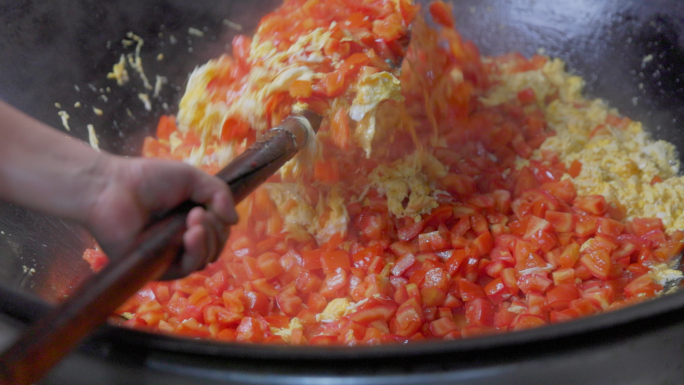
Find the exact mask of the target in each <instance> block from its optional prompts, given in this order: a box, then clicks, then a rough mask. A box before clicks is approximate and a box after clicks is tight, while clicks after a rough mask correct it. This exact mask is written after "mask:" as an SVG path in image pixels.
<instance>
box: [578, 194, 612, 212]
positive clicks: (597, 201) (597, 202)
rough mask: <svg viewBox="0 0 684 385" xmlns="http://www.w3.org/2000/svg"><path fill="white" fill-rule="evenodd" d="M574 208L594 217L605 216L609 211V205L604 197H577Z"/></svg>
mask: <svg viewBox="0 0 684 385" xmlns="http://www.w3.org/2000/svg"><path fill="white" fill-rule="evenodd" d="M573 206H575V207H577V208H578V209H580V210H582V211H586V212H588V213H590V214H594V215H603V213H605V212H606V210H608V203H607V202H606V198H605V197H604V196H603V195H588V196H584V197H577V198H575V202H574V203H573Z"/></svg>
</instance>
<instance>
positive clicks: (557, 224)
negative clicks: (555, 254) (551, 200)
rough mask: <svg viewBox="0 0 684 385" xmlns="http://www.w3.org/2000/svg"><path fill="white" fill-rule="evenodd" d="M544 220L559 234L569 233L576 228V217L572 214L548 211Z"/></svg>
mask: <svg viewBox="0 0 684 385" xmlns="http://www.w3.org/2000/svg"><path fill="white" fill-rule="evenodd" d="M544 218H545V219H546V220H547V221H548V222H549V223H551V226H553V228H554V230H556V231H558V232H564V233H568V232H571V231H573V230H574V228H575V217H574V216H573V215H572V214H570V213H563V212H558V211H547V212H546V214H544Z"/></svg>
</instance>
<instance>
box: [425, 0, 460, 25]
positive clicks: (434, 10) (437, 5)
mask: <svg viewBox="0 0 684 385" xmlns="http://www.w3.org/2000/svg"><path fill="white" fill-rule="evenodd" d="M429 9H430V15H431V16H432V19H433V20H434V21H435V22H436V23H438V24H439V25H441V26H443V27H446V28H453V27H454V17H453V13H452V10H451V6H450V5H448V4H447V3H445V2H443V1H441V0H437V1H433V2H431V3H430V7H429Z"/></svg>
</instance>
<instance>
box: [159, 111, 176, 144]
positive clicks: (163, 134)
mask: <svg viewBox="0 0 684 385" xmlns="http://www.w3.org/2000/svg"><path fill="white" fill-rule="evenodd" d="M177 130H178V127H176V117H175V116H173V115H162V116H161V118H159V123H158V124H157V139H160V140H169V138H170V137H171V134H172V133H174V132H176V131H177Z"/></svg>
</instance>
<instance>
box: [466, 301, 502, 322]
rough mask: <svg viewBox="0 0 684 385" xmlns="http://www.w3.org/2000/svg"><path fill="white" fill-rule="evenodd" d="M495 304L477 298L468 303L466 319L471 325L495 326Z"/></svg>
mask: <svg viewBox="0 0 684 385" xmlns="http://www.w3.org/2000/svg"><path fill="white" fill-rule="evenodd" d="M494 312H495V309H494V304H492V303H491V302H489V301H488V300H486V299H484V298H477V299H474V300H473V301H471V302H469V303H467V304H466V319H467V320H468V323H469V324H470V325H476V326H494Z"/></svg>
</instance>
